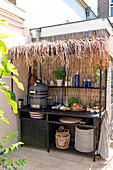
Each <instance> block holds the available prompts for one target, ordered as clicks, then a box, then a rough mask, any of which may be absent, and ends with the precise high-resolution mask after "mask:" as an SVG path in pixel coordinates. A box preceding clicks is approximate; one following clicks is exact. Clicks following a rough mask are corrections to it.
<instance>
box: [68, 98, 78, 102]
mask: <svg viewBox="0 0 113 170" xmlns="http://www.w3.org/2000/svg"><path fill="white" fill-rule="evenodd" d="M77 101H78V99H77V98H74V97H71V98H69V104H74V103H77Z"/></svg>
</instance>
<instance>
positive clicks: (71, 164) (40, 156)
mask: <svg viewBox="0 0 113 170" xmlns="http://www.w3.org/2000/svg"><path fill="white" fill-rule="evenodd" d="M9 157H10V158H13V160H17V159H18V158H25V159H26V164H25V166H24V167H22V166H21V167H19V168H18V170H113V140H111V143H110V157H109V159H108V160H107V161H105V160H103V159H102V158H100V157H98V158H96V162H93V159H92V156H89V155H85V154H78V153H70V152H66V151H59V150H51V151H50V153H47V152H46V150H41V149H37V148H31V147H26V146H24V147H22V148H20V149H18V150H15V151H14V152H13V153H11V152H10V153H9Z"/></svg>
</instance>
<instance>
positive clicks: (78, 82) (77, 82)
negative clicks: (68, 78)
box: [75, 71, 80, 87]
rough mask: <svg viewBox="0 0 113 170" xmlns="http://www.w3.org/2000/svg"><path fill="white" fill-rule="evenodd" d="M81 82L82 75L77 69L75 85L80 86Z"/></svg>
mask: <svg viewBox="0 0 113 170" xmlns="http://www.w3.org/2000/svg"><path fill="white" fill-rule="evenodd" d="M79 84H80V77H79V74H78V71H77V72H76V76H75V87H79Z"/></svg>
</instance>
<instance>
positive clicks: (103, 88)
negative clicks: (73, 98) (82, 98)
mask: <svg viewBox="0 0 113 170" xmlns="http://www.w3.org/2000/svg"><path fill="white" fill-rule="evenodd" d="M48 88H73V89H74V88H75V89H77V88H78V89H79V88H80V89H100V87H96V88H95V87H74V86H67V87H65V86H60V87H59V86H48ZM101 89H102V90H105V89H106V88H105V87H101Z"/></svg>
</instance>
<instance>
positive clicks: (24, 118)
mask: <svg viewBox="0 0 113 170" xmlns="http://www.w3.org/2000/svg"><path fill="white" fill-rule="evenodd" d="M31 111H32V112H36V113H41V114H42V113H43V114H44V118H43V119H34V118H31V117H30V114H29V113H30V112H31ZM105 112H106V110H104V111H103V112H101V117H102V116H103V115H104V114H105ZM67 116H68V117H74V118H77V117H78V118H82V119H84V120H87V121H86V124H81V123H63V122H61V121H60V118H61V117H67ZM101 117H99V113H90V112H89V111H67V112H64V111H58V110H52V109H51V107H48V108H47V109H46V110H37V109H34V110H33V109H31V108H30V106H29V105H27V106H24V107H23V108H22V109H20V119H21V141H22V142H24V144H25V145H31V146H37V147H43V148H46V149H47V151H48V152H49V151H50V149H51V147H52V148H56V146H55V133H56V129H57V128H58V127H59V126H62V125H63V126H70V129H71V127H83V128H91V129H93V152H92V153H89V154H92V155H93V160H94V161H95V156H96V155H98V154H97V149H98V146H97V144H96V128H98V125H99V123H100V120H101ZM70 132H71V131H70ZM71 136H72V135H71ZM71 138H72V137H71ZM73 143H74V141H73V138H72V139H71V141H70V146H69V148H68V149H67V150H68V151H73V152H79V151H77V150H76V149H75V148H74V144H73Z"/></svg>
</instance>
